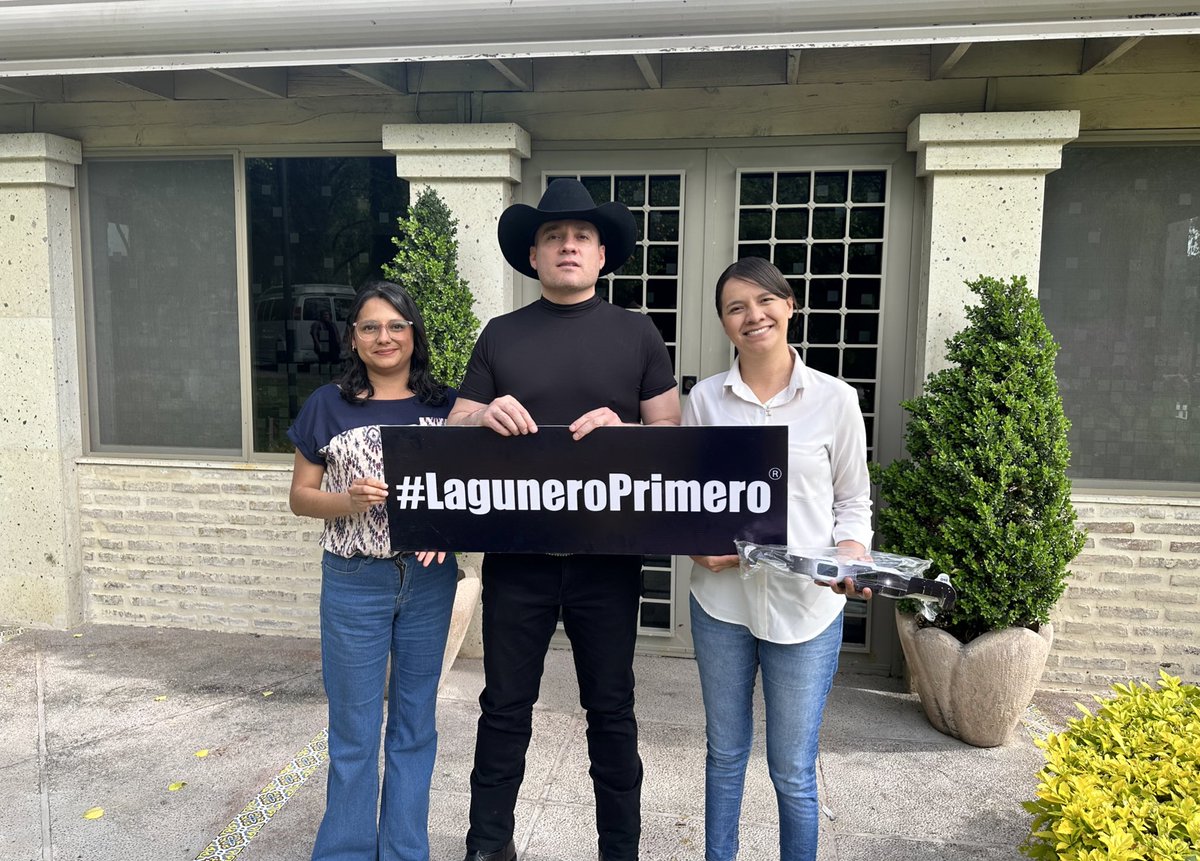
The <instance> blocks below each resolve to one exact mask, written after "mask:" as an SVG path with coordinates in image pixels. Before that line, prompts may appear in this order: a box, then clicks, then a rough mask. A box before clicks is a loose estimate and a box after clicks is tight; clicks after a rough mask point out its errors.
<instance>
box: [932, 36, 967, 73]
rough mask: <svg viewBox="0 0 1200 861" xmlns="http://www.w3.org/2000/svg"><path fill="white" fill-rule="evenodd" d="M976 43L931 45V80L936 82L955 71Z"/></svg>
mask: <svg viewBox="0 0 1200 861" xmlns="http://www.w3.org/2000/svg"><path fill="white" fill-rule="evenodd" d="M973 44H974V42H959V43H958V44H957V45H931V46H930V48H929V80H931V81H936V80H938V79H940V78H944V77H946V76H947V75H949V74H950V73H951V72H952V71H954V67H955V66H957V65H958V61H959V60H961V59H962V58H963V57H964V56H965V55H966V53H967V51H968V50H970V48H971V45H973Z"/></svg>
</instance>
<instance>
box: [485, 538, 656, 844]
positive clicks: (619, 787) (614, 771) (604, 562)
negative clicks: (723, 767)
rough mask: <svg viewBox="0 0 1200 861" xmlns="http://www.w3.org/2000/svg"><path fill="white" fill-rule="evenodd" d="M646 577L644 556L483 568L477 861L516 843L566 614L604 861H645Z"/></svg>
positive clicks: (531, 559)
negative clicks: (554, 640)
mask: <svg viewBox="0 0 1200 861" xmlns="http://www.w3.org/2000/svg"><path fill="white" fill-rule="evenodd" d="M641 567H642V560H641V557H639V556H584V555H579V556H542V555H532V554H496V553H491V554H488V555H486V556H485V557H484V561H483V644H484V646H483V668H484V676H485V687H484V690H483V693H482V694H480V696H479V705H480V708H481V710H482V714H481V715H480V717H479V730H478V734H477V736H476V738H475V768H474V770H473V771H472V772H471V823H470V830H469V831H468V832H467V851H468V852H474V851H478V850H483V851H489V850H493V849H498V848H500V847H502V846H504V845H505V844H506V843H507V842H508V841H509V840H510V839H511V838H512V836H513V830H514V820H513V810H514V808H515V806H516V803H517V791H518V790H519V789H520V787H521V780H522V778H523V777H524V775H525V752H526V750H527V748H528V747H529V738H530V734H531V722H532V718H533V704H534V703H535V702H536V701H537V698H538V689H539V687H540V686H541V680H542V670H543V667H544V662H545V657H546V650H547V649H548V648H549V645H550V637H551V636H552V635H553V634H554V629H555V625H556V624H557V622H558V616H559V610H560V608H561V611H562V621H563V627H564V629H565V630H566V634H567V637H568V638H569V639H570V641H571V649H572V652H573V654H574V658H575V676H576V678H577V679H578V682H579V703H580V705H581V706H583V708H584V709H585V710H586V711H587V722H588V729H587V742H588V755H589V757H590V758H591V763H592V765H591V769H590V772H589V773H590V774H591V777H592V785H593V787H594V788H595V791H596V830H597V832H598V834H599V838H600V851H601V852H603V853H604V858H605V861H631V859H636V858H637V852H638V838H639V837H640V835H641V792H642V761H641V758H640V757H639V756H638V752H637V720H636V718H635V717H634V714H633V648H634V642H635V639H636V637H637V612H638V596H639V594H640V591H641Z"/></svg>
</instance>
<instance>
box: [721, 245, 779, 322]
mask: <svg viewBox="0 0 1200 861" xmlns="http://www.w3.org/2000/svg"><path fill="white" fill-rule="evenodd" d="M730 278H737V279H738V280H739V281H749V282H750V283H751V284H757V285H758V286H759V287H761V288H763V289H764V290H766V291H767V292H768V293H774V294H775V295H776V296H778V297H779V298H780V299H791V300H792V301H793V302H795V301H796V294H795V293H793V292H792V285H791V284H789V283H788V282H787V279H786V278H784V277H783V273H782V272H780V271H779V270H778V269H776V268H775V267H774V266H773V265H772V264H771V263H769V262H768V261H766V260H763V259H762V258H761V257H743V258H742V259H741V260H739V261H737V262H736V263H731V264H730V265H729V266H728V267H726V269H725V271H724V272H722V273H721V277H720V278H718V279H717V316H718V317H723V316H724V313H723V312H722V311H721V294H722V293H724V292H725V282H726V281H728V280H729V279H730Z"/></svg>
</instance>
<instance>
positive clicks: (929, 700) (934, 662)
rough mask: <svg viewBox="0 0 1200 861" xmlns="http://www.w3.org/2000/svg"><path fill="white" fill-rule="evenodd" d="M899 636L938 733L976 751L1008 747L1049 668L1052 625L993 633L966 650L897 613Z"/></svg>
mask: <svg viewBox="0 0 1200 861" xmlns="http://www.w3.org/2000/svg"><path fill="white" fill-rule="evenodd" d="M896 630H897V631H898V632H899V634H900V645H901V646H902V647H903V649H904V658H905V660H906V661H907V662H908V668H909V673H910V674H911V676H912V679H913V683H914V685H915V687H916V689H917V694H918V695H919V696H920V698H921V707H922V708H923V709H924V710H925V716H926V717H927V718H929V722H930V723H931V724H933V726H934V728H935V729H937V730H938V731H939V732H943V733H945V734H946V735H952V736H954V737H955V738H959V739H962V740H963V741H965V742H966V743H967V744H973V745H975V746H976V747H996V746H998V745H1002V744H1004V743H1005V742H1006V741H1008V739H1009V737H1010V736H1011V735H1012V732H1013V730H1014V729H1015V728H1016V726H1017V723H1018V722H1019V721H1020V720H1021V715H1022V714H1024V713H1025V709H1026V708H1028V706H1029V703H1030V702H1031V701H1032V699H1033V692H1034V690H1035V689H1036V688H1037V684H1038V682H1039V681H1040V680H1041V678H1042V671H1043V670H1044V669H1045V668H1046V658H1047V657H1048V656H1049V654H1050V644H1051V642H1052V641H1053V639H1054V629H1053V626H1052V625H1049V624H1046V625H1043V626H1042V627H1041V630H1039V631H1031V630H1029V629H1028V628H1005V629H1004V630H1001V631H990V632H988V633H986V634H984V635H983V636H981V637H978V638H976V639H975V640H972V641H971V642H970V643H967V644H966V645H965V646H964V645H963V644H962V643H960V642H959V641H958V640H957V639H955V638H954V637H953V636H951V635H950V634H948V633H946V632H945V631H943V630H941V629H940V628H919V627H918V626H917V620H916V617H915V616H911V615H907V614H903V613H900V612H899V611H898V610H897V612H896Z"/></svg>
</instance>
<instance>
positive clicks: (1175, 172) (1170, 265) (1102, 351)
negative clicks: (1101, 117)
mask: <svg viewBox="0 0 1200 861" xmlns="http://www.w3.org/2000/svg"><path fill="white" fill-rule="evenodd" d="M1038 292H1039V298H1040V300H1041V303H1042V308H1043V310H1044V312H1045V314H1046V321H1047V323H1048V324H1049V325H1050V329H1051V331H1052V332H1053V333H1054V336H1055V338H1056V340H1058V342H1059V343H1060V344H1061V346H1062V349H1061V351H1060V352H1059V354H1058V360H1057V366H1056V367H1057V372H1058V378H1059V383H1060V386H1061V389H1062V394H1063V401H1064V404H1065V407H1066V411H1067V416H1068V417H1069V418H1070V419H1071V422H1072V426H1071V431H1070V437H1069V439H1070V445H1071V466H1070V474H1071V475H1072V476H1074V477H1078V478H1097V479H1118V480H1137V481H1164V482H1165V481H1186V482H1195V481H1200V414H1198V412H1200V398H1198V397H1197V389H1198V385H1197V384H1198V383H1200V358H1198V356H1197V353H1198V352H1200V346H1198V343H1197V334H1196V333H1197V331H1200V301H1198V299H1200V297H1198V295H1197V294H1198V292H1200V147H1195V146H1189V147H1083V146H1080V147H1068V148H1067V149H1066V150H1065V151H1064V153H1063V166H1062V169H1061V170H1058V171H1055V172H1054V173H1051V174H1050V175H1049V176H1048V177H1047V183H1046V211H1045V223H1044V233H1043V243H1042V267H1041V276H1040V281H1039V288H1038Z"/></svg>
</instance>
